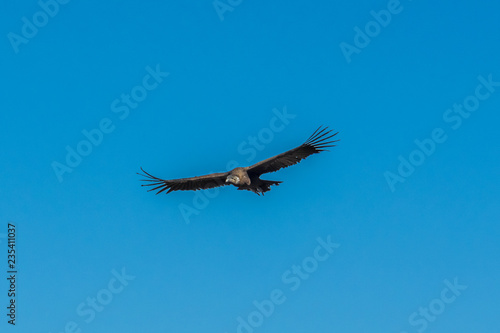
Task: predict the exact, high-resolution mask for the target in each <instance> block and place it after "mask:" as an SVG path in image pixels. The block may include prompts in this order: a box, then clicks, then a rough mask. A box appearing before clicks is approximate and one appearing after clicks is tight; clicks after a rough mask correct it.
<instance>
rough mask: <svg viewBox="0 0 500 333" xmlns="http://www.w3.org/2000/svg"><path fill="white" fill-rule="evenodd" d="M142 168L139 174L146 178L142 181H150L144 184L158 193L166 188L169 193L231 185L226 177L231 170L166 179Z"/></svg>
mask: <svg viewBox="0 0 500 333" xmlns="http://www.w3.org/2000/svg"><path fill="white" fill-rule="evenodd" d="M141 170H142V172H143V173H142V174H141V173H137V174H138V175H141V176H143V177H145V178H146V179H142V181H145V182H148V183H146V184H142V186H152V187H153V188H150V189H149V190H148V191H156V190H158V192H157V193H156V194H159V193H161V192H163V191H166V190H168V191H167V193H170V192H172V191H196V190H205V189H207V188H214V187H219V186H225V185H229V184H228V183H226V177H227V176H228V175H229V172H221V173H212V174H210V175H205V176H198V177H191V178H180V179H170V180H165V179H161V178H158V177H155V176H153V175H151V174H149V173H147V172H146V171H144V169H143V168H141Z"/></svg>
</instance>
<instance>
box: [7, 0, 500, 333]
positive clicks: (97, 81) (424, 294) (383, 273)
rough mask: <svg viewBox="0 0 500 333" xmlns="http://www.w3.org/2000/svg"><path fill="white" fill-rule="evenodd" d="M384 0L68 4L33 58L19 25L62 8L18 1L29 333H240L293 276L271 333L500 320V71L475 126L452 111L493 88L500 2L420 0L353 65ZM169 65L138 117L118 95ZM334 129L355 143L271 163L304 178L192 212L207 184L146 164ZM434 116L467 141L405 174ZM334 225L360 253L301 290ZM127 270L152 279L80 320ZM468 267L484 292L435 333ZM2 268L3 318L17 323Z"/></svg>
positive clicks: (14, 218)
mask: <svg viewBox="0 0 500 333" xmlns="http://www.w3.org/2000/svg"><path fill="white" fill-rule="evenodd" d="M42 1H43V0H42ZM225 1H226V0H224V3H226V2H225ZM233 4H238V2H237V1H236V0H234V1H233ZM387 6H388V2H387V1H341V2H338V1H337V2H328V1H320V2H314V3H305V2H290V1H273V2H268V1H242V2H241V3H240V4H239V5H237V6H234V7H232V11H227V12H225V13H224V14H223V18H224V20H221V19H220V17H219V15H218V14H217V12H216V10H215V9H214V6H213V3H212V1H196V2H194V3H186V2H176V3H173V2H172V1H170V2H167V3H165V2H161V1H153V2H149V3H142V2H138V1H112V2H105V3H102V2H96V1H94V2H80V1H71V2H69V3H67V4H64V5H60V7H59V10H58V12H57V13H56V14H55V15H54V17H51V18H50V19H49V20H48V22H47V23H46V24H45V25H43V26H42V27H40V28H39V29H38V32H37V33H36V35H35V36H32V37H31V38H28V39H27V40H26V41H27V43H24V44H21V45H18V52H17V53H16V52H15V50H14V48H13V46H12V44H11V42H10V41H9V33H11V32H12V33H14V34H18V35H21V33H22V32H21V30H22V27H23V24H24V23H23V17H27V18H28V20H29V21H31V22H32V21H33V15H38V16H37V19H43V16H40V15H39V14H37V12H39V11H40V10H41V7H40V5H39V4H38V3H37V1H24V2H8V3H4V4H3V10H2V12H3V13H4V14H3V18H2V20H1V22H0V27H1V29H0V31H2V33H3V36H4V38H3V39H2V40H3V41H2V43H0V48H1V54H2V59H3V61H2V62H1V64H0V68H1V77H2V89H1V94H2V95H1V96H2V98H0V108H1V110H2V112H1V119H0V142H1V150H0V170H1V172H0V195H1V201H0V221H1V223H0V228H1V229H0V241H1V244H2V245H1V249H2V250H1V251H0V256H2V257H4V259H2V260H1V262H2V266H1V267H2V268H1V269H2V270H1V272H3V273H1V275H2V276H4V274H5V276H6V273H5V270H6V261H7V260H6V255H7V254H6V246H5V245H6V239H5V234H6V232H7V223H8V222H11V223H14V224H15V225H16V227H17V234H18V235H17V246H18V252H17V255H18V269H19V274H18V281H17V283H18V298H17V304H18V308H17V325H16V326H17V327H16V328H15V329H17V332H52V333H56V332H64V330H65V326H66V325H68V323H69V326H71V325H72V324H71V322H74V323H75V324H76V325H78V329H80V330H81V332H221V333H224V332H227V333H230V332H237V331H238V317H240V316H241V317H242V318H245V320H247V318H248V316H249V315H250V314H251V313H252V312H253V311H255V309H256V308H255V306H254V304H253V302H254V301H255V300H257V301H259V302H262V301H263V300H266V299H269V298H270V294H271V292H272V291H273V290H274V289H280V290H281V291H282V292H283V294H284V297H286V301H285V302H283V303H282V304H280V305H276V307H275V309H274V312H273V314H272V315H271V316H269V317H265V318H264V319H263V323H262V324H261V325H260V326H259V327H256V328H254V329H253V331H254V332H402V331H406V332H408V333H409V332H417V331H418V330H419V329H420V330H421V331H423V330H426V331H428V332H491V331H495V330H497V329H498V327H499V326H500V320H499V316H498V299H499V298H500V289H499V288H498V281H499V280H500V242H499V240H500V239H499V236H500V227H499V222H500V210H499V201H500V190H499V189H500V187H499V186H498V185H499V179H500V177H499V168H498V164H499V162H500V154H499V144H498V139H499V134H498V124H499V121H500V87H496V88H495V87H494V88H492V90H493V89H495V90H494V91H493V92H492V93H490V96H489V97H488V98H486V99H484V100H482V101H480V104H479V107H478V109H477V111H475V112H474V113H473V114H471V116H470V117H469V118H467V119H463V122H462V123H461V126H460V127H458V128H457V129H453V128H452V126H451V125H454V124H455V123H454V122H452V123H450V122H446V121H445V120H444V119H443V115H445V112H446V110H447V109H449V108H452V106H453V104H454V103H463V101H464V100H465V99H466V98H468V96H471V95H474V93H475V90H476V87H478V85H479V84H480V81H479V80H478V76H482V77H484V78H487V77H488V75H490V74H491V75H492V79H493V80H494V81H496V82H498V81H500V61H499V59H500V58H499V51H500V47H499V43H500V42H499V41H500V39H499V31H500V20H498V12H499V10H500V5H499V4H498V2H495V1H484V2H481V3H473V2H471V1H458V2H457V1H451V0H447V1H440V2H438V3H436V2H431V1H412V2H410V1H408V0H406V1H401V4H400V6H401V7H400V8H402V10H401V11H400V12H399V13H398V14H393V15H392V19H391V21H390V23H389V24H387V25H386V27H383V28H381V30H380V32H378V33H375V34H372V35H374V36H373V38H371V41H370V43H369V44H368V45H367V46H366V47H364V48H362V49H360V52H359V53H355V54H353V55H352V57H351V61H350V63H348V62H347V61H346V58H345V56H344V55H343V53H342V51H341V48H340V46H339V45H340V44H341V43H342V42H345V43H349V44H354V37H355V31H354V30H353V29H354V28H355V27H356V26H357V27H360V28H361V29H364V27H365V25H366V24H367V23H369V22H370V21H372V20H373V16H372V15H371V14H370V11H372V10H373V11H376V12H378V11H380V10H382V9H386V8H387ZM51 8H52V9H54V8H53V7H51ZM42 23H43V22H42ZM10 36H11V37H12V34H11V35H10ZM157 65H158V66H159V68H160V70H161V71H163V72H169V73H170V74H169V75H168V77H165V78H163V82H161V83H160V84H159V85H158V86H157V87H156V88H155V89H153V90H151V91H149V92H148V93H147V97H146V98H145V99H144V100H143V101H141V102H140V103H138V105H137V106H136V107H135V108H134V109H130V110H129V111H130V112H129V114H128V116H126V117H125V115H124V113H123V112H124V111H121V112H119V113H115V112H113V110H112V103H113V102H114V101H115V100H116V99H118V100H119V99H120V96H121V95H122V94H130V93H131V90H132V89H133V88H134V87H136V86H140V85H142V82H143V78H144V76H145V75H146V74H148V71H147V70H146V68H147V67H148V66H149V67H150V68H153V69H154V68H155V67H156V66H157ZM148 82H149V83H151V82H153V81H148ZM137 89H140V88H136V92H137V91H139V90H137ZM480 89H482V90H480V91H481V92H482V93H483V94H484V93H486V92H488V91H487V90H485V88H484V87H483V88H480ZM470 100H471V99H470V98H469V101H470ZM117 103H121V102H120V101H118V102H117ZM115 106H116V107H118V106H121V107H123V106H124V104H123V103H122V104H116V105H115ZM284 108H286V110H287V112H288V113H289V114H291V115H294V116H295V117H294V118H293V119H292V118H289V119H288V120H289V122H288V124H286V126H283V130H282V131H280V132H276V133H273V134H274V137H273V139H272V140H270V142H269V143H266V144H265V145H264V148H263V149H262V151H258V152H257V155H256V156H255V158H254V159H253V160H251V161H249V160H248V159H249V157H250V154H249V153H246V154H242V152H241V149H240V151H239V150H238V146H240V145H245V144H247V143H246V142H248V137H249V136H256V135H258V133H259V132H261V131H262V130H264V131H265V129H266V128H269V126H270V123H271V121H272V119H273V117H275V113H274V112H276V110H278V111H280V112H283V110H284ZM122 110H123V109H122ZM273 110H275V111H274V112H273ZM120 116H121V117H122V118H123V119H120ZM290 117H291V116H290ZM106 118H107V119H109V121H110V122H111V125H112V126H114V127H113V129H114V130H113V131H112V132H111V133H107V134H104V136H103V139H102V142H101V143H100V144H99V145H98V146H95V147H93V149H92V152H91V153H90V154H89V155H88V156H85V157H83V159H82V161H81V163H80V164H79V165H77V166H76V167H74V168H73V171H72V172H71V173H65V174H64V175H63V176H62V182H60V181H59V180H58V178H57V176H56V174H55V172H54V170H53V167H52V164H53V162H54V161H57V162H59V163H65V159H66V154H67V151H66V147H67V146H69V147H71V148H72V149H76V147H77V145H78V144H79V142H81V141H82V140H85V136H84V135H83V134H82V131H83V130H87V131H90V130H92V129H95V128H97V127H99V124H100V122H101V121H102V120H103V119H106ZM104 122H106V120H104ZM278 124H280V123H279V122H278ZM321 124H324V125H328V126H330V127H332V128H334V129H335V130H339V131H340V134H339V137H340V138H341V140H342V141H341V142H340V143H339V145H338V146H337V147H335V148H333V149H332V150H331V151H330V152H328V153H322V154H320V155H316V156H313V157H311V158H309V159H307V160H305V161H303V162H302V163H301V164H299V165H297V166H294V167H291V168H288V169H285V170H281V171H279V172H278V173H275V174H269V175H267V177H266V178H267V179H274V180H282V181H284V183H283V184H281V185H280V186H278V187H274V188H273V189H272V191H271V192H269V193H268V194H266V196H265V197H258V196H257V195H255V194H253V193H251V192H246V191H237V190H236V188H234V187H225V188H223V189H221V190H220V192H219V193H218V195H216V196H215V197H214V195H213V194H214V193H213V192H211V193H208V195H211V196H212V198H211V199H209V201H208V204H207V203H206V202H205V203H204V205H205V206H206V207H201V206H200V203H198V208H200V209H198V210H197V213H198V214H193V215H190V216H189V218H188V219H185V218H183V216H182V214H181V212H180V210H179V207H180V206H182V205H189V206H191V207H194V206H193V198H194V192H178V193H171V194H169V195H163V194H162V195H158V196H155V195H154V194H153V193H148V192H146V191H145V189H144V188H141V186H140V181H139V179H140V177H139V176H138V175H136V174H135V173H136V172H137V171H139V167H141V166H142V167H144V168H145V170H147V171H149V172H150V173H152V174H154V175H156V176H158V177H162V178H181V177H188V176H195V175H202V174H205V173H209V172H217V171H225V170H226V164H227V163H228V162H229V161H231V160H235V161H237V162H238V163H239V164H241V165H248V164H252V163H254V162H257V161H258V160H260V159H264V158H267V157H270V156H272V155H275V154H278V153H281V152H282V151H284V150H287V149H290V148H293V147H295V146H298V145H300V144H301V143H302V142H303V141H304V140H305V139H307V137H308V136H309V135H310V134H311V133H312V132H313V131H314V130H315V129H316V128H317V127H318V126H319V125H321ZM436 128H442V129H443V131H444V133H445V135H446V138H447V140H446V141H445V142H444V143H439V144H437V145H436V148H435V152H434V153H433V154H431V155H430V156H428V157H427V158H426V159H425V161H424V162H423V163H422V164H421V165H420V166H418V167H416V168H415V171H414V172H413V173H412V174H411V175H409V176H408V177H407V179H406V181H405V182H404V183H397V184H395V187H394V189H395V190H394V191H391V188H390V186H389V185H388V183H387V181H386V179H385V176H384V173H386V172H387V171H389V172H392V173H397V172H398V171H397V169H398V165H399V163H400V160H399V159H398V157H399V156H402V157H403V158H406V159H407V158H408V157H409V155H410V154H411V153H412V152H413V151H414V150H415V149H416V148H417V146H416V144H415V142H414V141H415V140H424V139H427V138H429V137H430V136H431V133H432V131H433V130H434V129H436ZM245 147H246V148H248V147H249V146H245ZM415 154H418V153H414V156H417V155H415ZM196 193H202V194H203V192H196ZM204 195H205V196H206V194H204ZM197 198H198V199H199V197H197ZM202 203H203V202H202ZM184 207H185V206H184ZM188 221H189V223H187V222H188ZM328 236H330V237H331V240H332V241H333V242H335V243H338V244H340V247H339V248H337V249H335V251H334V252H333V253H332V254H331V256H330V257H329V258H328V259H327V260H325V261H322V262H319V263H318V267H317V269H315V270H314V271H313V272H312V273H311V274H310V276H309V277H308V278H307V279H304V280H302V281H301V285H300V287H299V288H297V289H296V290H294V291H293V290H291V288H290V287H291V284H287V283H285V281H284V280H283V278H282V276H283V274H285V273H286V272H287V270H289V269H291V267H292V266H293V265H300V264H301V263H302V262H303V260H304V259H306V258H307V257H310V256H312V255H313V252H314V250H315V248H316V246H317V244H318V243H317V238H318V237H321V238H322V239H325V240H326V239H327V237H328ZM122 269H125V271H126V273H127V274H128V275H132V276H135V279H134V280H132V281H129V282H128V285H127V286H125V287H124V288H123V290H122V291H121V292H120V293H117V294H115V295H114V296H113V299H112V300H111V301H110V302H109V303H108V304H106V305H105V306H104V309H103V310H102V311H101V312H96V313H95V318H92V320H89V319H90V318H89V315H85V316H81V315H79V314H78V313H77V308H78V307H79V305H80V304H81V303H84V309H89V307H88V306H87V305H85V303H86V302H87V298H88V297H90V298H92V297H94V298H95V297H96V296H97V295H98V294H99V295H100V296H101V299H103V298H102V297H105V296H106V295H109V292H107V291H106V288H108V284H109V282H110V281H112V282H113V281H114V280H112V279H113V273H112V271H113V270H116V271H121V270H122ZM455 278H457V279H458V280H457V281H458V282H459V284H461V285H466V286H467V289H465V290H463V291H462V292H461V294H460V295H459V296H458V297H456V299H455V301H454V302H452V303H451V304H446V307H445V309H444V310H443V311H442V313H441V314H439V315H438V316H437V317H436V318H435V320H434V321H433V322H428V326H427V327H425V329H424V324H423V323H422V318H424V317H422V316H420V315H417V317H414V319H416V320H420V322H419V324H415V323H414V324H413V325H412V324H411V323H410V322H409V317H411V316H412V314H413V313H414V312H416V311H417V312H418V311H419V308H420V307H422V308H424V307H429V305H430V304H431V303H432V304H433V306H438V305H439V304H440V303H439V302H440V301H439V298H440V297H441V292H442V290H443V289H444V288H446V284H445V282H444V281H445V280H448V281H450V282H453V280H454V279H455ZM1 281H2V283H0V288H1V289H0V294H1V295H2V297H1V298H0V302H1V304H0V305H1V306H0V308H2V309H4V310H2V313H1V317H0V318H3V319H2V321H1V323H0V327H2V329H5V330H6V331H11V330H13V329H14V328H12V327H11V325H8V324H7V323H6V321H7V317H6V316H5V312H6V309H5V306H6V305H7V302H8V298H7V296H6V290H7V281H6V279H5V278H2V279H1ZM114 286H115V287H116V286H117V284H115V285H114ZM103 290H104V291H103ZM450 295H451V294H450ZM436 299H437V300H436ZM86 320H87V321H89V322H86ZM75 331H78V330H75ZM239 331H240V332H247V331H249V330H248V329H247V330H245V329H240V330H239Z"/></svg>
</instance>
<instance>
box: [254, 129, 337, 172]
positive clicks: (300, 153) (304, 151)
mask: <svg viewBox="0 0 500 333" xmlns="http://www.w3.org/2000/svg"><path fill="white" fill-rule="evenodd" d="M331 132H332V130H328V127H325V128H321V126H320V127H319V128H318V129H317V130H316V131H315V132H314V133H313V134H312V135H311V136H310V137H309V139H307V141H306V142H304V144H302V145H301V146H299V147H297V148H294V149H290V150H289V151H287V152H284V153H282V154H279V155H276V156H273V157H271V158H268V159H267V160H263V161H260V162H259V163H256V164H254V165H251V166H249V167H247V168H246V170H247V173H248V174H249V175H250V174H252V175H259V176H260V175H261V174H263V173H267V172H275V171H278V170H279V169H281V168H286V167H289V166H291V165H294V164H297V163H299V162H300V161H302V160H303V159H305V158H306V157H308V156H310V155H312V154H317V153H320V152H322V151H324V150H326V149H325V148H328V147H334V146H335V145H334V144H332V143H334V142H337V141H339V140H331V141H328V140H330V139H331V138H333V137H334V136H335V135H337V134H338V132H337V133H334V134H330V133H331Z"/></svg>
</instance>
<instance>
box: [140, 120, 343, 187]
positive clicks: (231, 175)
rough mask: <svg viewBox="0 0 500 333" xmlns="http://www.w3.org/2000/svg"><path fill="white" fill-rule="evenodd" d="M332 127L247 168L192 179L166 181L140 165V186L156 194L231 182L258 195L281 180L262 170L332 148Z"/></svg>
mask: <svg viewBox="0 0 500 333" xmlns="http://www.w3.org/2000/svg"><path fill="white" fill-rule="evenodd" d="M331 132H332V130H328V127H325V128H321V126H320V127H319V128H318V129H317V130H316V131H315V132H314V133H313V134H312V135H311V136H310V137H309V139H307V140H306V142H304V143H303V144H302V145H300V146H298V147H297V148H294V149H290V150H289V151H287V152H284V153H282V154H279V155H276V156H274V157H270V158H268V159H267V160H263V161H260V162H258V163H256V164H254V165H251V166H248V167H238V168H235V169H233V170H231V171H228V172H220V173H212V174H210V175H205V176H198V177H191V178H180V179H171V180H165V179H161V178H158V177H155V176H153V175H151V174H149V173H147V172H146V171H144V169H143V168H141V170H142V172H143V173H142V174H141V173H138V175H141V176H143V177H145V178H146V179H142V181H145V182H147V183H146V184H142V186H151V187H152V188H150V189H149V190H148V191H158V192H157V193H156V194H159V193H161V192H163V191H167V192H166V193H170V192H172V191H190V190H193V191H196V190H204V189H208V188H214V187H219V186H226V185H229V184H233V185H234V186H236V187H237V188H238V190H248V191H252V192H254V193H257V194H258V195H260V194H261V193H262V195H264V192H267V191H270V190H271V185H279V184H280V183H282V182H281V181H275V180H263V179H260V176H261V175H262V174H264V173H268V172H275V171H278V170H279V169H281V168H286V167H289V166H291V165H294V164H297V163H299V162H300V161H302V160H303V159H305V158H306V157H308V156H310V155H312V154H317V153H320V152H322V151H324V150H326V149H325V148H328V147H334V146H335V145H334V144H333V143H334V142H337V141H339V140H331V141H328V140H330V139H331V138H333V137H334V136H335V135H337V134H338V132H337V133H334V134H331Z"/></svg>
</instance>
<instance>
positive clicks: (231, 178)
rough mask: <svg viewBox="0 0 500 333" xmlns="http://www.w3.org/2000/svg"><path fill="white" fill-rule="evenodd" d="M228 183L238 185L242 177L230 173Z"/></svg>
mask: <svg viewBox="0 0 500 333" xmlns="http://www.w3.org/2000/svg"><path fill="white" fill-rule="evenodd" d="M226 183H231V184H234V185H238V184H239V183H240V177H238V176H235V175H229V176H227V178H226Z"/></svg>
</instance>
